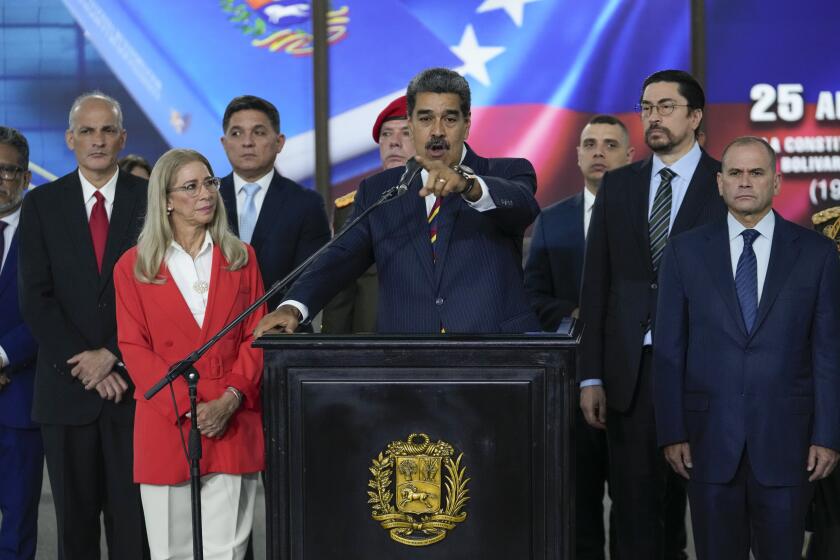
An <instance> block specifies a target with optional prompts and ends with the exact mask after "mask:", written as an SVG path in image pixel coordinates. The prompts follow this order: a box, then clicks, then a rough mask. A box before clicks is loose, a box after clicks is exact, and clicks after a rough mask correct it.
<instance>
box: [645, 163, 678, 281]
mask: <svg viewBox="0 0 840 560" xmlns="http://www.w3.org/2000/svg"><path fill="white" fill-rule="evenodd" d="M659 176H660V177H661V180H660V181H659V187H658V188H657V189H656V197H654V199H653V210H651V212H650V219H649V220H648V233H649V234H650V261H651V263H653V270H654V272H656V271H657V270H659V261H660V260H662V252H663V251H664V250H665V244H666V243H668V225H669V223H670V221H671V181H672V180H673V178H674V177H676V176H677V174H676V173H674V172H673V171H671V170H670V169H668V168H667V167H663V168H662V170H661V171H660V172H659Z"/></svg>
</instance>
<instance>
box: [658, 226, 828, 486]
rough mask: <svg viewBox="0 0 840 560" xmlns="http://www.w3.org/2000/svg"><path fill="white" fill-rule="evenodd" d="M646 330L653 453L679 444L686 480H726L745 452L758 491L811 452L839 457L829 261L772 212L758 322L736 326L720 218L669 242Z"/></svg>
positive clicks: (797, 479)
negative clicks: (688, 468)
mask: <svg viewBox="0 0 840 560" xmlns="http://www.w3.org/2000/svg"><path fill="white" fill-rule="evenodd" d="M659 280H660V282H659V283H660V286H659V302H658V305H659V308H658V311H657V322H656V326H655V332H654V344H653V348H654V387H655V399H656V401H655V404H656V430H657V436H658V439H659V443H660V445H667V444H672V443H678V442H683V441H688V442H689V444H690V446H691V456H692V461H693V464H694V468H693V470H692V473H691V475H692V479H693V480H697V481H699V482H709V483H717V484H721V483H726V482H728V481H730V480H731V479H732V477H733V476H734V475H735V471H736V469H737V467H738V463H739V461H740V459H741V455H742V452H743V451H744V448H745V447H746V448H747V449H748V451H749V457H750V465H751V467H752V470H753V473H754V474H755V477H756V479H757V480H758V481H759V482H760V483H761V484H763V485H765V486H795V485H800V484H803V483H804V482H805V480H806V478H807V476H808V473H807V472H806V470H805V465H806V459H807V455H808V447H809V446H810V445H811V444H815V445H820V446H823V447H830V448H832V449H837V450H840V344H838V343H837V336H838V333H840V290H838V286H840V261H838V258H837V250H836V248H835V247H834V244H833V243H831V241H830V240H828V239H827V238H824V237H823V236H821V235H819V234H818V233H816V232H813V231H811V230H807V229H805V228H802V227H800V226H797V225H795V224H792V223H791V222H788V221H786V220H784V219H783V218H782V217H781V216H779V215H778V214H777V215H776V226H775V231H774V234H773V242H772V249H771V252H770V261H769V265H768V269H767V277H766V279H765V282H764V288H763V291H762V295H761V300H760V301H759V306H758V316H757V318H756V322H755V325H754V327H753V330H752V333H751V334H747V331H746V328H745V326H744V322H743V319H742V317H741V312H740V307H739V303H738V296H737V294H736V291H735V280H734V277H733V274H732V264H731V257H730V252H729V231H728V228H727V225H726V221H725V220H722V221H720V222H717V223H712V224H709V225H707V226H704V227H702V228H698V229H696V230H694V231H691V232H688V233H685V234H683V235H679V236H677V237H674V238H673V239H671V242H670V244H669V246H668V248H667V249H666V251H665V254H664V257H663V259H662V266H661V271H660V276H659Z"/></svg>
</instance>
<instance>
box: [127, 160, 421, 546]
mask: <svg viewBox="0 0 840 560" xmlns="http://www.w3.org/2000/svg"><path fill="white" fill-rule="evenodd" d="M411 163H414V162H413V160H411ZM414 166H416V164H414V165H413V166H412V167H414ZM419 170H420V167H419V166H416V167H414V168H413V169H411V168H410V167H409V166H408V164H407V165H406V172H405V173H404V174H403V177H402V179H401V180H400V184H398V185H397V186H394V187H391V188H390V189H388V190H386V191H385V192H383V193H382V196H380V197H379V200H377V201H376V202H374V203H373V204H371V205H370V206H369V207H367V208H365V210H364V211H362V212H361V213H360V214H359V215H358V216H356V217H355V218H354V219H353V220H352V221H351V222H349V223H348V224H347V225H346V226H345V227H344V228H342V230H341V231H340V232H339V233H338V234H337V235H336V236H335V237H333V238H332V239H331V240H330V241H329V242H327V243H326V244H325V245H324V246H323V247H321V248H320V249H318V250H317V251H315V253H313V254H312V255H311V256H310V257H309V258H308V259H306V260H305V261H303V262H302V263H300V265H298V267H297V268H295V269H294V270H293V271H291V272H290V273H289V274H287V275H286V277H285V278H283V279H281V280H278V281H277V282H275V283H274V284H273V285H272V286H271V288H269V290H268V291H267V292H265V293H264V294H263V295H262V296H261V297H260V298H258V299H257V300H256V301H255V302H254V303H252V304H251V305H250V306H248V308H247V309H246V310H245V311H243V312H242V313H240V314H239V315H238V316H237V317H236V318H234V319H233V320H232V321H231V322H230V323H228V324H227V325H225V326H224V327H222V329H221V330H219V332H217V333H216V334H215V335H213V337H212V338H211V339H210V340H208V341H207V342H205V343H204V344H203V345H202V346H201V347H200V348H198V349H197V350H195V351H193V352H192V353H191V354H190V355H189V356H187V357H186V358H184V359H183V360H181V361H179V362H177V363H175V364H173V365H172V367H170V368H169V372H168V373H167V374H166V375H165V376H163V377H162V378H161V379H160V380H159V381H158V382H157V383H156V384H155V385H154V387H152V388H151V389H149V390H148V391H146V393H145V394H144V395H143V396H144V398H145V399H146V400H149V399H151V398H152V397H154V396H155V395H156V394H157V393H158V392H159V391H160V390H161V389H163V388H164V387H166V386H167V385H169V384H170V383H172V382H173V381H175V380H176V379H178V378H179V377H184V378H185V379H186V381H187V386H188V388H189V397H190V417H191V418H190V419H191V422H190V436H189V453H188V455H189V459H190V496H191V499H192V530H193V558H194V559H195V560H204V545H203V538H202V535H201V483H200V478H201V467H200V462H201V432H199V431H198V427H197V426H196V424H197V422H198V413H197V412H196V407H197V404H196V395H197V392H198V391H197V388H198V380H199V375H198V370H196V369H195V363H196V362H197V361H198V360H200V359H201V357H202V356H203V355H204V354H206V353H207V351H208V350H210V348H212V347H213V346H214V345H215V344H216V343H217V342H218V341H219V340H220V339H221V338H222V337H223V336H225V335H226V334H227V333H228V332H230V330H231V329H233V328H234V327H235V326H236V325H238V324H239V323H241V322H242V321H244V320H245V319H246V318H248V317H249V316H250V315H251V314H252V313H253V312H254V311H255V310H256V309H257V308H259V307H260V306H261V305H262V304H263V303H265V302H266V301H268V300H269V299H271V298H272V297H273V296H274V295H276V294H278V293H280V292H281V291H283V290H285V289H287V288H288V287H289V285H290V284H291V283H292V282H294V281H295V280H297V279H298V277H299V276H300V275H301V274H303V272H304V271H305V270H306V269H307V268H309V265H311V264H312V263H313V262H314V261H315V260H316V259H317V258H318V257H319V256H321V254H323V253H324V252H325V251H326V250H327V249H329V248H330V247H332V246H333V244H334V243H335V242H336V241H338V240H339V239H341V238H342V237H344V235H345V234H346V233H347V232H348V231H350V230H351V229H353V227H355V225H356V224H357V223H359V222H360V221H361V220H362V218H364V217H365V216H367V215H368V214H370V213H371V212H373V211H374V210H375V209H376V208H379V207H380V206H382V205H383V204H385V203H386V202H390V201H392V200H394V199H396V198H398V197H400V196H402V195H404V194H405V193H406V192H407V191H408V184H409V183H410V182H411V180H412V179H414V176H415V175H417V172H418V171H419ZM406 176H408V178H407V179H406Z"/></svg>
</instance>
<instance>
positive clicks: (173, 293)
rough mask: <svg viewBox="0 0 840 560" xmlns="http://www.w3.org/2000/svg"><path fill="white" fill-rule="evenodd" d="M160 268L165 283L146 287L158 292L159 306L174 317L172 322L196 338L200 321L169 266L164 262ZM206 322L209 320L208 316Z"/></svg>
mask: <svg viewBox="0 0 840 560" xmlns="http://www.w3.org/2000/svg"><path fill="white" fill-rule="evenodd" d="M160 268H161V270H160V274H161V276H163V280H164V281H163V284H148V285H147V286H148V288H146V289H148V290H149V293H150V294H157V297H156V298H155V299H157V300H158V307H159V308H160V309H162V310H163V311H164V312H166V313H167V314H168V315H169V316H170V317H172V321H171V322H170V324H172V325H175V326H177V327H178V328H179V329H181V332H183V333H184V336H186V337H187V338H188V339H189V340H195V338H196V335H198V333H199V326H198V323H196V322H195V317H193V314H192V311H190V307H189V306H188V305H187V301H186V300H185V299H184V296H183V295H181V290H179V289H178V284H176V283H175V279H174V278H172V274H171V273H170V272H169V268H167V266H166V265H165V264H162V265H161V267H160ZM208 309H209V306H208ZM204 322H205V323H206V322H207V319H206V317H205V321H204Z"/></svg>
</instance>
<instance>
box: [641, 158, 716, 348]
mask: <svg viewBox="0 0 840 560" xmlns="http://www.w3.org/2000/svg"><path fill="white" fill-rule="evenodd" d="M702 156H703V152H702V151H701V150H700V144H698V143H697V142H694V145H693V146H692V147H691V149H690V150H689V151H688V153H686V154H685V155H684V156H683V157H681V158H680V159H678V160H677V161H675V162H674V163H673V164H672V165H665V163H664V162H663V161H662V160H661V159H659V156H658V155H656V154H653V169H651V175H650V189H649V191H648V217H650V214H651V212H653V201H654V200H655V199H656V189H658V188H659V183H660V182H661V181H662V178H661V177H660V176H659V172H660V171H662V169H663V168H665V167H667V168H669V169H670V170H671V171H673V172H674V173H676V174H677V175H676V176H675V177H674V178H673V179H671V217H670V218H669V219H668V236H669V237H670V235H671V229H672V228H673V227H674V220H676V219H677V212H679V211H680V206H681V205H682V201H683V199H684V198H685V193H686V192H687V191H688V185H689V184H690V183H691V178H692V177H694V171H695V170H696V169H697V166H698V165H699V164H700V158H701V157H702ZM651 344H653V336H652V335H651V331H650V329H648V331H647V332H646V333H645V341H644V343H643V344H642V345H643V346H650V345H651Z"/></svg>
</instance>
